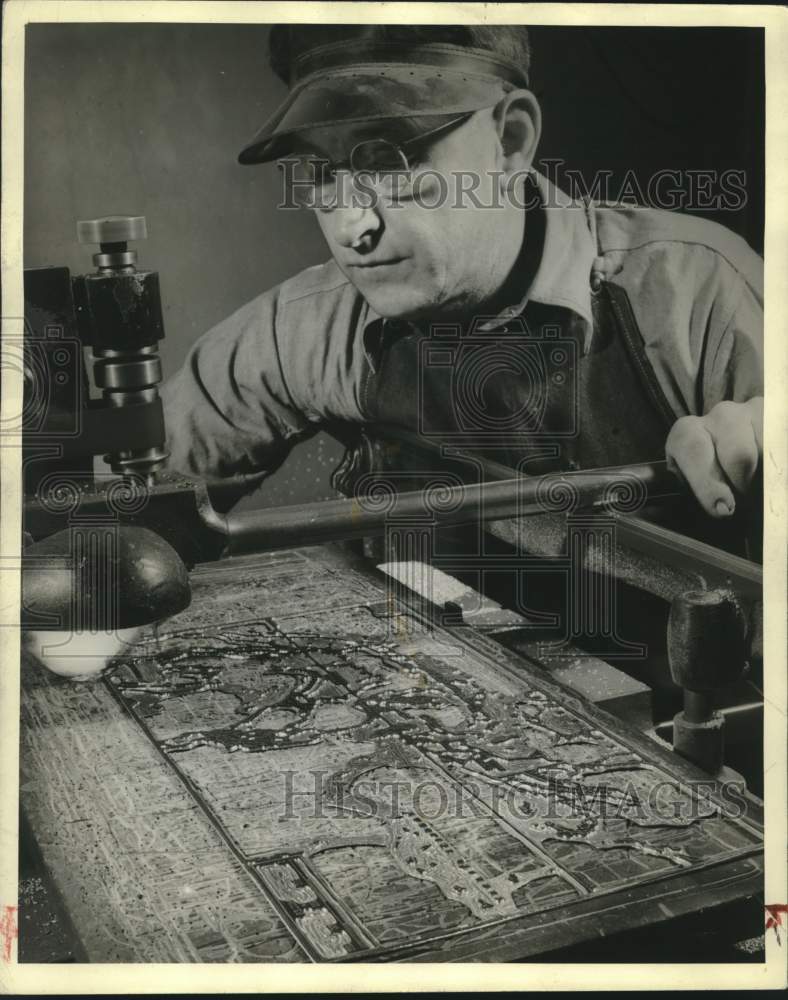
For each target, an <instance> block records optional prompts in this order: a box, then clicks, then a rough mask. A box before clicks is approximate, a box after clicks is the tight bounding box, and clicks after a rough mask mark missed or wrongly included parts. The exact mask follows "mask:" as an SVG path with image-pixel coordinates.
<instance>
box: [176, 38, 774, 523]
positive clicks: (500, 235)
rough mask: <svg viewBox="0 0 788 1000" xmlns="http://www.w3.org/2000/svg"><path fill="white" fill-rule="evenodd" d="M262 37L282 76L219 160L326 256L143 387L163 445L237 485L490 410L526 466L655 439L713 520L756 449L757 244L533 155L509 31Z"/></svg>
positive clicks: (522, 77) (540, 467)
mask: <svg viewBox="0 0 788 1000" xmlns="http://www.w3.org/2000/svg"><path fill="white" fill-rule="evenodd" d="M271 57H272V65H273V68H274V69H275V71H276V72H277V73H278V74H279V75H280V77H281V78H282V79H283V80H285V82H287V83H288V84H289V86H290V88H291V89H290V94H289V96H288V98H287V99H286V100H285V102H284V103H283V104H282V106H281V107H280V108H279V109H278V110H277V111H276V113H275V114H274V115H273V116H272V118H271V119H269V121H268V122H266V123H265V125H263V127H262V128H261V129H260V131H259V132H258V133H257V135H256V136H255V137H254V139H253V141H252V142H251V143H250V144H249V145H248V146H247V147H246V148H245V149H244V150H243V152H242V153H241V155H240V157H239V159H240V161H241V162H242V163H247V164H253V163H264V162H269V161H271V160H274V159H284V161H285V177H286V179H287V181H288V192H287V194H288V197H290V198H292V200H291V202H290V204H291V205H292V204H294V203H297V202H299V201H300V202H305V203H308V204H310V205H312V206H313V210H314V211H315V214H316V218H317V221H318V223H319V226H320V228H321V230H322V233H323V236H324V237H325V240H326V242H327V244H328V247H329V250H330V251H331V255H332V258H333V260H332V261H331V262H329V263H327V264H325V265H323V266H321V267H317V268H310V269H308V270H306V271H304V272H302V273H301V274H298V275H296V276H295V277H294V278H292V279H291V280H289V281H286V282H284V284H282V285H281V286H279V287H278V288H274V289H272V290H270V291H268V292H265V293H264V294H262V295H261V296H259V297H258V298H256V299H255V300H254V301H252V302H251V303H249V304H248V305H246V306H244V307H243V308H241V309H240V310H239V311H238V312H237V313H235V314H234V315H233V316H231V317H230V318H229V319H228V320H226V321H225V322H223V323H222V324H220V325H219V326H218V327H217V328H215V329H214V330H212V331H211V332H209V333H208V334H207V335H206V336H205V337H203V338H202V339H201V340H200V341H198V342H197V344H195V345H194V347H193V348H192V350H191V352H190V354H189V357H188V359H187V361H186V363H185V365H184V367H183V368H182V370H181V371H180V372H179V373H178V374H176V375H175V376H174V377H173V378H172V379H171V380H170V381H169V382H168V383H167V384H166V385H165V386H164V387H163V399H164V406H165V416H166V421H167V426H168V433H169V447H170V449H171V458H170V465H171V466H173V467H174V468H178V469H181V470H183V471H185V472H190V473H197V474H199V475H202V476H205V477H208V478H214V477H226V476H244V477H245V480H244V482H245V488H246V489H251V488H253V487H254V486H255V485H257V483H259V482H260V481H262V479H264V478H265V476H266V475H267V474H269V473H270V472H271V471H272V470H273V469H275V468H276V467H277V466H278V465H279V464H280V463H281V461H282V460H283V459H284V457H285V456H286V454H287V452H288V450H289V448H290V447H291V446H292V445H293V444H294V443H295V442H297V441H298V440H300V439H302V438H304V437H305V436H308V435H309V434H311V433H313V432H314V431H315V430H317V429H318V428H319V427H320V426H321V425H322V424H325V423H337V422H340V423H351V424H359V423H365V422H377V421H380V422H386V423H399V424H401V425H403V426H406V427H409V428H411V429H413V430H418V431H420V432H422V433H426V434H427V435H432V436H433V437H434V438H435V439H438V440H440V439H441V434H442V433H443V432H444V431H445V433H446V435H447V436H451V438H452V440H453V441H455V442H456V435H455V432H456V431H458V430H459V431H460V432H461V433H462V432H463V431H467V432H468V433H469V436H470V439H474V435H475V434H476V432H477V431H479V430H480V428H481V431H490V430H491V429H492V438H493V450H494V436H495V434H494V432H495V429H496V428H500V429H501V435H500V441H501V446H502V447H503V448H504V450H505V452H506V454H505V458H506V461H508V463H509V464H512V465H519V466H520V467H521V468H523V469H524V470H525V471H533V472H538V471H544V470H546V469H549V468H577V467H585V468H592V467H598V466H602V465H617V464H624V463H627V462H635V461H646V460H652V459H656V458H660V457H662V456H663V454H666V455H667V458H668V462H669V464H670V465H671V466H672V467H673V468H674V470H675V471H677V472H678V473H679V475H681V476H682V477H683V478H684V479H685V480H686V482H687V483H688V484H689V486H690V487H691V489H692V491H693V492H694V494H695V495H696V497H697V499H698V501H699V503H700V505H701V506H702V508H703V509H704V510H705V512H706V513H707V514H708V515H709V517H710V518H716V519H724V518H728V517H730V515H731V514H732V513H733V511H734V509H735V507H736V503H737V500H738V499H739V498H741V497H744V496H746V494H747V491H748V489H749V487H750V485H751V483H752V481H753V479H754V476H755V473H756V471H757V469H758V465H759V462H760V459H761V453H762V419H763V417H762V415H763V398H762V395H763V381H762V379H763V374H762V373H763V357H762V322H763V316H762V271H761V261H760V259H759V258H758V257H757V255H756V254H755V253H753V252H752V251H751V250H750V249H749V248H748V247H747V245H746V244H745V243H744V242H743V241H742V240H741V239H739V238H738V237H736V236H734V235H733V234H732V233H730V232H728V231H727V230H725V229H724V228H722V227H720V226H717V225H715V224H713V223H710V222H706V221H703V220H700V219H697V218H693V217H691V216H684V215H680V214H678V213H668V212H663V211H658V210H653V209H636V208H631V207H626V208H623V207H619V208H616V207H604V206H598V205H594V204H583V203H580V202H574V201H572V200H571V199H569V198H568V197H567V196H565V195H564V194H563V193H562V192H560V191H558V189H557V188H555V187H554V186H553V185H552V184H551V183H550V182H549V181H548V180H547V179H546V178H544V177H542V176H540V175H539V174H538V173H537V172H536V171H535V170H534V169H533V162H534V157H535V154H536V150H537V146H538V142H539V136H540V128H541V113H540V108H539V105H538V102H537V100H536V98H535V97H534V95H533V94H532V93H531V91H530V90H529V87H528V71H529V62H530V51H529V46H528V35H527V31H526V29H524V28H519V27H495V28H493V27H488V28H483V27H476V28H474V27H464V26H462V27H458V26H443V27H441V26H438V27H418V26H417V27H410V26H402V27H394V26H375V25H370V26H336V27H322V26H303V25H294V26H277V27H275V28H274V29H272V32H271ZM447 330H448V331H450V332H451V331H454V332H455V333H456V332H457V331H459V339H457V337H456V336H455V338H454V339H453V340H451V345H453V346H452V350H453V351H454V353H453V354H452V353H451V351H449V355H450V357H449V362H448V363H447V362H446V361H445V358H446V357H447V354H446V352H445V351H444V352H443V357H444V362H443V363H442V364H441V363H437V364H435V365H433V364H432V362H431V361H430V358H431V357H432V355H430V353H429V352H428V351H425V343H426V344H429V343H430V342H436V341H435V338H436V336H437V335H438V334H440V333H441V331H443V333H444V334H445V332H446V331H447ZM436 331H437V332H438V334H436ZM463 337H465V338H470V339H469V340H468V341H467V343H471V341H472V342H473V344H474V345H475V346H476V348H477V352H476V361H475V362H474V365H475V368H474V366H473V365H471V372H472V374H471V377H470V382H469V383H468V384H467V385H466V386H465V389H463V385H462V384H461V383H462V379H460V378H459V376H458V367H457V366H458V364H459V359H460V357H461V354H462V350H463V348H462V346H458V345H462V344H463V343H464V341H463ZM551 338H558V339H557V340H556V343H558V342H560V346H561V350H559V351H557V352H556V351H555V350H553V347H552V346H551V345H553V340H551ZM441 343H444V344H445V343H446V341H445V340H444V341H442V342H441ZM480 344H481V350H478V348H479V345H480ZM487 344H489V350H486V349H485V348H486V345H487ZM439 346H440V345H439ZM525 347H528V348H529V349H531V348H534V349H535V350H536V352H537V353H536V354H535V355H534V354H533V353H532V354H531V355H530V356H529V355H527V354H523V350H524V349H525ZM529 357H530V360H529ZM452 358H453V362H452V360H451V359H452ZM556 359H558V360H556ZM562 365H563V366H564V368H565V371H563V370H561V371H559V369H561V368H562ZM463 392H465V395H464V396H463ZM469 414H470V416H469ZM469 421H470V425H471V426H470V430H469ZM474 421H476V424H474ZM477 424H478V426H477ZM512 431H514V433H512ZM490 439H491V437H490V434H487V437H486V440H487V441H488V444H489V441H490ZM545 442H548V443H550V442H552V450H551V447H550V446H548V447H547V449H546V450H545V448H544V447H543V446H544V444H545ZM540 446H541V450H540Z"/></svg>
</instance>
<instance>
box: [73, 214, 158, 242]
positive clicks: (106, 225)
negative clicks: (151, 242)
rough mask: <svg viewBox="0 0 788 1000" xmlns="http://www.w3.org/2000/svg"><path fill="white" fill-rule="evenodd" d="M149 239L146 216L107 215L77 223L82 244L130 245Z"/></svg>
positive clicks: (78, 237) (78, 236)
mask: <svg viewBox="0 0 788 1000" xmlns="http://www.w3.org/2000/svg"><path fill="white" fill-rule="evenodd" d="M147 238H148V227H147V225H146V223H145V216H144V215H107V216H105V217H104V218H103V219H85V220H83V221H81V222H78V223H77V239H78V240H79V242H80V243H128V242H129V241H130V240H144V239H147Z"/></svg>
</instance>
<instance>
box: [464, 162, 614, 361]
mask: <svg viewBox="0 0 788 1000" xmlns="http://www.w3.org/2000/svg"><path fill="white" fill-rule="evenodd" d="M531 178H532V181H533V183H534V185H535V187H536V189H537V191H538V193H539V200H540V203H541V207H542V211H543V212H544V219H545V232H544V246H543V247H542V259H541V261H540V263H539V267H538V268H537V271H536V275H535V276H534V279H533V281H532V282H531V287H530V288H529V289H528V291H527V292H526V294H525V295H524V296H523V298H522V299H521V300H520V301H519V302H517V303H515V304H513V305H511V306H509V307H508V308H506V309H504V310H503V311H502V312H501V314H500V315H499V316H497V317H496V318H495V319H494V320H492V321H491V322H490V323H489V324H488V323H485V324H484V326H483V327H482V329H494V328H495V326H496V325H497V324H498V323H500V322H501V321H505V320H507V319H511V318H512V317H513V316H519V315H521V314H522V312H523V311H524V310H525V307H526V306H527V305H528V303H529V302H538V303H540V304H541V305H547V306H551V305H552V306H563V307H564V308H567V309H571V310H572V311H573V312H574V313H576V314H577V315H578V316H579V317H580V319H581V320H582V321H583V335H584V350H585V351H586V352H587V351H588V348H589V345H590V342H591V335H592V333H593V326H594V320H593V313H592V307H591V270H592V264H593V262H594V259H595V258H596V256H597V251H596V246H595V241H594V237H593V236H592V233H591V229H590V227H589V217H588V212H587V209H586V205H585V204H584V203H583V202H581V201H574V200H573V199H572V198H570V197H569V195H567V194H565V193H564V192H563V191H562V190H561V189H560V188H557V187H556V186H555V185H554V184H553V183H552V182H551V181H549V180H548V179H547V178H546V177H543V176H542V174H540V173H538V172H537V171H536V170H534V171H532V173H531Z"/></svg>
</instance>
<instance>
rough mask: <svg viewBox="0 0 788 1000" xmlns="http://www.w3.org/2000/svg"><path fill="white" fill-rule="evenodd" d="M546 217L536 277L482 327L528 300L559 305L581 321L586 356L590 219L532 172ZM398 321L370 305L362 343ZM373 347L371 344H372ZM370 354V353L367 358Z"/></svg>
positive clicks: (592, 243) (580, 205)
mask: <svg viewBox="0 0 788 1000" xmlns="http://www.w3.org/2000/svg"><path fill="white" fill-rule="evenodd" d="M531 176H532V180H533V183H534V184H535V186H536V188H537V190H538V192H539V198H540V202H541V206H542V211H543V212H544V216H545V233H544V246H543V248H542V259H541V261H540V263H539V267H538V268H537V271H536V275H535V277H534V279H533V281H532V282H531V287H530V288H529V289H528V291H527V292H526V294H525V295H524V296H523V298H522V299H521V300H520V301H519V302H517V303H514V304H512V305H511V306H509V307H507V308H506V309H504V310H502V312H501V313H500V314H499V315H498V316H496V317H495V319H493V320H490V321H489V322H487V323H484V324H483V325H482V326H481V327H480V329H482V330H492V329H495V327H496V326H498V325H500V324H501V323H502V322H505V321H506V320H510V319H512V317H514V316H519V315H521V314H522V312H523V310H524V309H525V307H526V306H527V305H528V303H529V302H538V303H540V304H542V305H547V306H550V305H555V306H563V307H564V308H567V309H571V310H572V311H573V312H574V313H576V314H577V315H578V316H579V317H580V319H581V320H582V322H583V335H584V352H586V353H587V352H588V349H589V346H590V343H591V336H592V333H593V326H594V320H593V312H592V307H591V271H592V265H593V263H594V260H595V259H596V257H597V248H596V240H595V237H594V235H593V234H592V230H591V225H592V224H593V223H592V220H590V219H589V212H588V208H587V206H586V204H585V203H584V202H582V201H577V200H573V199H572V198H570V197H569V195H567V194H565V193H564V192H563V191H562V190H561V189H560V188H558V187H556V186H555V185H554V184H553V183H552V182H551V181H549V180H548V179H547V178H546V177H544V176H543V175H542V174H540V173H538V171H536V170H534V171H532V174H531ZM402 325H403V324H401V323H400V322H398V321H390V320H382V321H381V317H380V316H378V314H377V313H376V312H375V311H374V310H373V309H372V308H371V307H369V306H368V314H367V324H366V330H365V341H366V342H367V343H369V340H370V339H373V338H374V339H377V338H376V335H375V333H374V332H373V331H375V332H376V333H377V336H380V335H381V334H382V333H383V328H384V327H385V328H389V327H390V328H391V329H392V330H394V329H396V328H398V327H401V326H402ZM370 346H371V345H370ZM369 353H370V352H368V354H369Z"/></svg>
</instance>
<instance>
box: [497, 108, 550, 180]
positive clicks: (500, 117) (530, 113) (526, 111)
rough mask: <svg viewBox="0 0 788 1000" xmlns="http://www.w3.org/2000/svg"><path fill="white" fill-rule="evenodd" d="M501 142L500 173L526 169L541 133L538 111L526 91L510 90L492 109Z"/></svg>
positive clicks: (539, 113) (540, 111)
mask: <svg viewBox="0 0 788 1000" xmlns="http://www.w3.org/2000/svg"><path fill="white" fill-rule="evenodd" d="M493 118H494V121H495V126H496V129H497V131H498V138H499V140H500V143H501V150H502V154H503V162H502V164H501V166H502V168H503V170H505V171H506V172H507V173H509V172H514V171H520V170H528V169H530V167H531V164H532V163H533V159H534V156H535V155H536V147H537V146H538V145H539V136H540V135H541V133H542V110H541V108H540V107H539V102H538V101H537V99H536V98H535V97H534V95H533V94H532V93H531V91H530V90H512V91H510V92H509V93H508V94H507V95H506V96H505V97H503V98H501V100H500V101H499V102H498V104H497V105H496V106H495V109H494V110H493Z"/></svg>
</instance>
